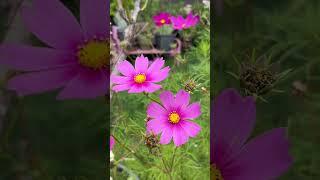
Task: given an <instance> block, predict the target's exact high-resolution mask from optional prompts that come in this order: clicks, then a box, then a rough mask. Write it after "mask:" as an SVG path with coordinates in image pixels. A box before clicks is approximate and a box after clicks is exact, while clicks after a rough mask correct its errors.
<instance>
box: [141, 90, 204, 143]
mask: <svg viewBox="0 0 320 180" xmlns="http://www.w3.org/2000/svg"><path fill="white" fill-rule="evenodd" d="M160 100H161V103H162V105H160V104H158V103H155V102H152V103H150V104H149V105H148V109H147V114H148V116H149V117H150V118H151V120H149V121H148V122H147V131H148V132H150V133H151V132H152V133H154V134H160V133H161V138H160V143H161V144H168V143H170V142H171V139H172V138H173V142H174V144H175V146H181V145H183V144H185V143H186V142H187V141H188V140H189V137H195V136H197V135H198V133H199V132H200V130H201V127H200V126H199V125H198V124H196V123H194V122H192V121H191V120H193V119H195V118H197V117H199V116H200V114H201V107H200V104H199V103H192V104H190V105H189V100H190V94H189V93H187V92H186V91H184V90H180V91H179V92H178V93H177V94H176V96H174V95H173V94H172V93H171V92H170V91H164V92H162V93H161V94H160Z"/></svg>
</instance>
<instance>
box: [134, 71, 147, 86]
mask: <svg viewBox="0 0 320 180" xmlns="http://www.w3.org/2000/svg"><path fill="white" fill-rule="evenodd" d="M146 80H147V77H146V75H145V74H144V73H139V74H137V75H135V76H134V82H136V83H138V84H142V83H144V82H145V81H146Z"/></svg>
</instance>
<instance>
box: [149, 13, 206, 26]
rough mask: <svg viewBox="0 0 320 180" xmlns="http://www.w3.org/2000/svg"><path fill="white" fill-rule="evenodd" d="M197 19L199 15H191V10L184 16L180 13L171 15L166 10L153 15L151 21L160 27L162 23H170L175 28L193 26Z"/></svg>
mask: <svg viewBox="0 0 320 180" xmlns="http://www.w3.org/2000/svg"><path fill="white" fill-rule="evenodd" d="M199 20H200V17H199V16H198V15H193V14H192V12H190V13H189V14H188V15H187V17H186V18H184V17H183V16H181V15H178V16H172V15H171V14H170V13H167V12H160V13H158V14H157V15H155V16H153V21H154V23H155V24H156V26H158V27H161V26H164V25H172V28H173V29H176V30H182V29H188V28H190V27H194V26H196V25H197V24H198V22H199Z"/></svg>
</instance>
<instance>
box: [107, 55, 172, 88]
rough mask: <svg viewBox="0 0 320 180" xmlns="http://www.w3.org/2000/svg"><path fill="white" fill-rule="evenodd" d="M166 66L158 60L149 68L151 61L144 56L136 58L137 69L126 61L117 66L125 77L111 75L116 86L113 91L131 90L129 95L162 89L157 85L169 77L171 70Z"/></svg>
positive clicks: (162, 61)
mask: <svg viewBox="0 0 320 180" xmlns="http://www.w3.org/2000/svg"><path fill="white" fill-rule="evenodd" d="M163 66H164V60H163V59H162V58H156V59H155V60H154V62H152V63H151V64H150V66H149V60H148V58H147V57H144V56H143V55H141V56H139V57H137V58H136V61H135V67H133V66H132V65H131V63H130V62H128V61H126V60H124V61H122V62H119V64H118V65H117V67H116V68H117V69H118V71H119V72H120V73H121V74H122V75H123V76H117V75H114V74H113V75H111V82H112V83H114V84H116V85H115V86H113V88H112V89H113V90H114V91H116V92H119V91H126V90H129V91H128V93H142V92H146V93H152V92H155V91H157V90H159V89H160V88H161V85H158V84H155V83H157V82H160V81H163V80H164V79H166V78H167V77H168V74H169V71H170V68H169V67H168V66H167V67H165V68H162V67H163Z"/></svg>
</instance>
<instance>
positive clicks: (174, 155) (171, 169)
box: [169, 147, 178, 175]
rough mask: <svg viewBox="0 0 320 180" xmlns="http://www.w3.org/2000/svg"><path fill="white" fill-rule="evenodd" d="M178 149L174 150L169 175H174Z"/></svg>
mask: <svg viewBox="0 0 320 180" xmlns="http://www.w3.org/2000/svg"><path fill="white" fill-rule="evenodd" d="M177 149H178V148H177V147H175V148H174V151H173V155H172V159H171V165H170V171H169V174H170V175H171V174H172V171H173V165H174V159H175V157H176V151H177Z"/></svg>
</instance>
